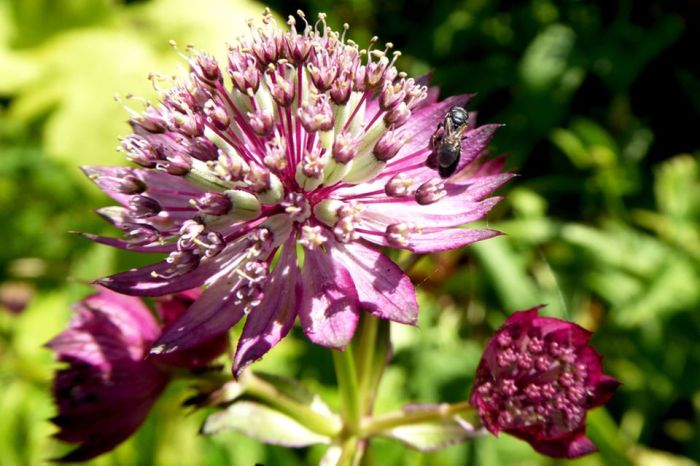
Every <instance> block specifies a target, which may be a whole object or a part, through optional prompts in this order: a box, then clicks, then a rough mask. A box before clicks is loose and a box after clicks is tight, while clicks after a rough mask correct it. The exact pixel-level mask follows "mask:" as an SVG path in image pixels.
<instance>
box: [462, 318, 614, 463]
mask: <svg viewBox="0 0 700 466" xmlns="http://www.w3.org/2000/svg"><path fill="white" fill-rule="evenodd" d="M538 309H539V308H533V309H530V310H527V311H522V312H516V313H514V314H513V315H512V316H510V317H509V318H508V320H507V321H506V323H505V324H504V325H503V327H501V328H500V329H499V330H498V331H497V332H496V334H495V335H494V336H493V338H492V339H491V341H490V342H489V344H488V346H487V348H486V351H485V352H484V355H483V357H482V359H481V362H480V363H479V367H478V369H477V372H476V379H475V381H474V387H473V389H472V395H471V400H470V402H471V404H473V405H474V406H476V408H477V410H478V412H479V416H480V417H481V420H482V422H483V423H484V426H485V427H486V428H487V429H488V430H489V431H490V432H491V433H493V434H495V435H498V433H499V432H500V431H504V432H507V433H509V434H511V435H514V436H516V437H518V438H521V439H523V440H525V441H527V442H528V443H530V445H532V447H533V448H534V449H535V450H537V451H539V452H540V453H543V454H545V455H549V456H553V457H559V458H564V457H565V458H576V457H579V456H582V455H586V454H588V453H592V452H594V451H596V450H597V449H596V447H595V445H593V443H592V442H591V441H590V440H589V439H588V438H587V437H586V435H585V430H586V423H585V422H586V412H587V411H588V410H589V409H591V408H594V407H596V406H600V405H602V404H603V403H605V402H607V401H608V400H609V399H610V398H611V397H612V395H613V393H614V391H615V389H616V388H617V386H618V385H619V382H618V381H617V380H615V379H613V378H612V377H610V376H608V375H605V374H603V372H602V371H603V368H602V360H601V357H600V355H599V354H598V353H597V352H596V351H595V350H594V349H593V348H592V347H591V346H589V345H588V339H589V338H590V336H591V334H590V332H588V331H587V330H585V329H583V328H581V327H579V326H578V325H576V324H573V323H571V322H567V321H564V320H559V319H554V318H550V317H539V316H538V315H537V310H538Z"/></svg>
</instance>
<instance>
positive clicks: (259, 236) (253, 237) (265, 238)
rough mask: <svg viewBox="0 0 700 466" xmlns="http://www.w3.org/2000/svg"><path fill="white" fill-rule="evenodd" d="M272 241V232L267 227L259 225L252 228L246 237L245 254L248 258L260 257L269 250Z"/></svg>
mask: <svg viewBox="0 0 700 466" xmlns="http://www.w3.org/2000/svg"><path fill="white" fill-rule="evenodd" d="M273 241H274V233H273V232H272V230H270V229H269V228H267V227H260V228H257V229H255V230H253V231H252V232H251V233H250V234H249V235H248V237H247V242H248V248H247V250H246V256H247V257H248V258H252V259H254V258H257V257H261V256H262V255H263V254H264V253H265V252H267V251H269V249H270V247H272V244H273Z"/></svg>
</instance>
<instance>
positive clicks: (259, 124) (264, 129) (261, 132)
mask: <svg viewBox="0 0 700 466" xmlns="http://www.w3.org/2000/svg"><path fill="white" fill-rule="evenodd" d="M273 118H274V115H273V114H272V112H271V111H269V110H265V109H258V110H257V111H255V112H254V113H248V122H249V123H250V126H251V128H253V131H255V134H257V135H258V136H263V137H264V136H269V135H270V134H272V130H273V124H274V121H273Z"/></svg>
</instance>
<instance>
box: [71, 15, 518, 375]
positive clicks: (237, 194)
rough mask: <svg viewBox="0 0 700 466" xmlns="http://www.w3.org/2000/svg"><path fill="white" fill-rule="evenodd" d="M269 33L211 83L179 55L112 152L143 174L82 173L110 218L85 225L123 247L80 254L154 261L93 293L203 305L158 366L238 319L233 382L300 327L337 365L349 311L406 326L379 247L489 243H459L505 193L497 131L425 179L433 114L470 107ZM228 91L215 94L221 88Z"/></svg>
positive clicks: (330, 38) (330, 35) (344, 46)
mask: <svg viewBox="0 0 700 466" xmlns="http://www.w3.org/2000/svg"><path fill="white" fill-rule="evenodd" d="M301 19H302V20H303V26H302V27H301V30H298V28H297V23H296V20H295V19H294V18H292V17H290V19H289V25H290V29H289V30H286V31H285V30H282V29H280V28H279V27H278V26H277V24H276V22H275V20H274V19H273V18H272V16H271V15H270V14H269V12H268V13H266V14H265V15H264V16H263V20H262V24H261V25H259V26H254V25H252V23H251V28H250V35H248V36H246V37H243V38H242V39H241V40H240V42H239V43H238V44H237V45H235V46H232V47H230V49H229V51H228V63H227V64H226V66H224V67H221V66H220V65H219V63H217V61H216V60H215V59H214V58H212V57H211V56H209V55H207V54H205V53H203V52H201V51H198V50H195V49H194V48H188V51H187V52H188V55H187V60H188V61H189V64H190V74H189V76H188V78H187V79H185V80H184V81H183V82H179V83H178V82H172V83H171V85H170V86H169V87H164V86H163V83H162V80H161V81H158V79H157V78H154V80H155V81H156V83H157V86H156V88H157V90H159V92H160V95H161V101H160V102H159V103H157V104H155V105H152V104H147V105H146V107H145V109H144V110H143V111H142V112H140V113H138V112H135V111H133V110H132V118H131V120H130V122H131V126H132V128H133V131H134V132H133V134H132V135H130V136H128V137H126V138H124V139H123V140H122V143H121V149H122V150H123V151H124V153H125V154H126V157H127V158H128V159H129V160H130V161H132V162H134V163H135V164H137V165H139V166H140V168H126V167H85V168H84V171H85V173H86V174H87V175H88V176H89V177H90V178H91V179H92V180H93V181H94V182H95V183H96V184H97V185H98V186H99V187H100V188H101V189H102V190H104V191H105V192H106V193H107V194H109V195H110V196H112V197H113V198H114V199H115V200H116V201H117V202H119V204H120V205H119V206H115V207H108V208H104V209H101V210H100V211H99V213H100V214H101V215H102V216H104V217H105V218H106V219H108V220H109V221H110V222H111V223H113V224H114V225H115V226H117V227H119V228H121V229H122V230H124V232H125V237H124V239H116V238H105V237H97V236H94V235H88V236H90V237H91V238H93V239H94V240H96V241H98V242H102V243H106V244H109V245H112V246H116V247H120V248H125V249H129V250H133V251H139V252H149V253H163V254H166V255H167V257H166V259H165V260H163V261H161V262H157V263H155V264H153V265H151V266H148V267H144V268H140V269H135V270H130V271H127V272H124V273H120V274H116V275H113V276H110V277H107V278H104V279H101V280H98V283H99V284H100V285H103V286H105V287H107V288H110V289H112V290H115V291H117V292H120V293H125V294H130V295H136V296H161V295H165V294H168V293H174V292H178V291H182V290H185V289H190V288H195V287H204V292H203V293H202V296H201V297H200V298H199V299H198V300H197V301H196V302H195V304H194V305H193V306H192V308H191V309H190V310H189V311H188V312H186V313H185V314H183V315H182V316H181V317H180V318H179V319H178V321H177V323H176V324H175V325H173V327H172V329H171V330H166V331H165V332H164V333H163V335H161V336H160V337H159V338H158V340H157V341H156V344H155V346H154V349H153V350H152V351H153V352H154V353H169V352H173V351H177V350H181V349H184V348H189V347H192V346H194V345H198V344H200V343H201V342H202V341H205V340H207V339H210V338H212V337H214V336H217V335H220V334H222V333H225V332H226V331H227V330H228V329H229V328H231V327H232V326H233V325H235V324H236V323H237V322H239V321H240V320H241V319H243V318H244V317H246V316H247V318H246V323H245V327H244V328H243V333H242V336H241V338H240V340H239V342H238V347H237V350H236V355H235V360H234V372H235V373H236V374H238V373H240V371H241V370H242V369H243V368H244V367H246V366H247V365H248V364H250V363H251V362H252V361H254V360H256V359H258V358H260V357H261V356H262V355H263V354H264V353H265V352H267V351H268V350H269V349H270V348H271V347H272V346H274V345H275V344H276V343H277V342H278V341H279V340H280V339H281V338H283V337H284V336H285V335H286V334H287V333H288V332H289V330H290V329H291V327H292V325H293V323H294V322H295V320H296V319H297V316H298V317H299V321H300V322H301V326H302V328H303V330H304V332H305V333H306V335H307V336H308V338H309V339H310V340H311V341H312V342H314V343H317V344H320V345H324V346H327V347H331V348H340V349H342V348H344V347H345V346H346V345H347V344H348V343H349V341H350V339H351V338H352V336H353V334H354V331H355V327H356V325H357V322H358V318H359V313H360V311H361V310H364V311H367V312H370V313H372V314H374V315H375V316H377V317H379V318H382V319H390V320H393V321H396V322H401V323H405V324H415V322H416V319H417V312H418V306H417V304H416V296H415V290H414V288H413V285H412V284H411V282H410V280H409V278H408V277H407V276H406V275H405V274H404V273H403V272H402V271H401V270H400V269H399V267H398V266H397V265H396V264H395V263H394V262H392V261H391V260H389V259H388V258H387V257H386V256H385V255H384V254H383V253H382V252H380V251H379V248H380V247H389V248H399V249H407V250H409V251H413V252H416V253H428V252H434V251H442V250H446V249H453V248H457V247H460V246H463V245H466V244H469V243H472V242H474V241H479V240H483V239H487V238H491V237H493V236H495V235H497V234H498V232H496V231H493V230H489V229H481V228H476V229H467V228H462V226H464V225H465V224H467V223H470V222H473V221H475V220H478V219H480V218H482V217H484V215H486V213H487V212H488V211H489V210H490V209H491V208H492V207H493V206H494V205H495V204H496V203H497V202H498V201H499V198H497V197H489V196H490V194H491V193H492V192H493V190H494V189H496V188H498V187H499V186H501V185H502V184H503V183H505V182H506V181H507V180H508V179H510V178H511V177H512V175H511V174H509V173H503V172H502V169H503V162H502V160H500V159H488V158H487V155H486V152H485V149H486V146H487V144H488V142H489V141H490V139H491V137H492V135H493V133H494V131H495V130H496V129H497V128H498V126H499V125H485V126H476V124H475V121H474V115H473V114H472V115H470V116H469V121H468V123H467V125H468V126H467V130H466V131H465V132H464V134H463V136H464V139H463V141H462V145H461V151H460V152H461V159H460V161H459V164H458V166H457V169H456V173H455V174H454V176H452V177H450V178H448V179H443V178H441V177H440V176H439V175H438V173H437V172H436V171H435V170H434V169H433V168H431V167H430V166H428V164H427V163H426V161H427V159H428V158H429V156H430V154H431V151H432V148H431V147H430V140H431V136H432V135H433V133H434V132H435V131H436V128H437V126H438V125H439V124H440V123H441V122H442V120H443V119H444V117H445V115H446V113H447V112H448V111H449V110H450V108H452V107H453V106H455V105H458V106H464V105H465V104H466V103H467V102H468V100H469V96H458V97H451V98H448V99H446V100H444V101H441V102H438V101H437V91H436V89H434V88H428V87H427V85H426V81H425V80H423V79H418V80H416V79H413V78H410V77H408V76H407V75H406V74H405V73H403V72H399V71H398V70H397V68H396V67H395V60H396V58H397V57H398V56H399V53H398V52H394V53H393V54H391V53H390V50H391V48H392V46H391V44H386V46H385V48H384V49H379V48H377V39H376V38H374V39H372V40H371V41H370V46H369V47H368V48H367V49H360V48H359V47H358V45H357V44H355V43H354V42H352V41H350V40H346V39H345V31H343V32H342V33H339V32H337V31H334V30H332V29H331V28H330V27H328V26H327V24H326V22H325V16H324V15H323V14H320V15H319V18H318V21H317V22H316V23H315V24H313V25H311V24H308V23H307V21H306V19H305V18H304V17H303V15H302V16H301ZM227 77H228V79H226V78H227Z"/></svg>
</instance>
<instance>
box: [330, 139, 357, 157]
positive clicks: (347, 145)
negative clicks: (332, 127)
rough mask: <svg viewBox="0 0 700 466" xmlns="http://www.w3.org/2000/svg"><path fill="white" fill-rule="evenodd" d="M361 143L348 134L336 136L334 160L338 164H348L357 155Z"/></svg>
mask: <svg viewBox="0 0 700 466" xmlns="http://www.w3.org/2000/svg"><path fill="white" fill-rule="evenodd" d="M358 145H359V141H358V140H357V139H355V138H353V137H352V135H351V134H350V133H348V132H343V133H339V134H336V135H335V140H334V141H333V159H334V160H335V161H336V162H338V163H348V162H349V161H350V160H352V159H353V158H354V157H355V155H357V148H358Z"/></svg>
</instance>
